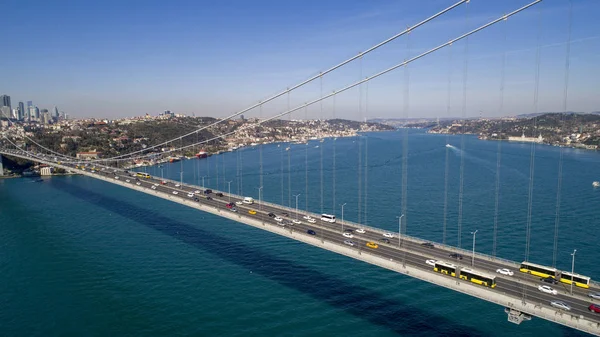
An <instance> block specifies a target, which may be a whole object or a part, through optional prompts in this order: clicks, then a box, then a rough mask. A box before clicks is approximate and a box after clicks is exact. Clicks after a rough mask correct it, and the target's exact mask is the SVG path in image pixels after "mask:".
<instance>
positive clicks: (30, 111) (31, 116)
mask: <svg viewBox="0 0 600 337" xmlns="http://www.w3.org/2000/svg"><path fill="white" fill-rule="evenodd" d="M27 103H29V102H27ZM32 120H35V107H33V106H29V107H28V108H27V121H28V122H31V121H32Z"/></svg>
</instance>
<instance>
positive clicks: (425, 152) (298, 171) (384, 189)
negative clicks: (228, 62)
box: [0, 130, 600, 336]
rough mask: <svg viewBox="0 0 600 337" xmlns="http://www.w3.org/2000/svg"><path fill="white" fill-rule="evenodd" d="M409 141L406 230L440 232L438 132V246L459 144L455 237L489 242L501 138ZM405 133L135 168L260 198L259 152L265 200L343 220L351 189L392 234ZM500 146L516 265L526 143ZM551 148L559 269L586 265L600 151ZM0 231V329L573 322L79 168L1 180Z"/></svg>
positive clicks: (42, 332) (540, 226)
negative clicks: (526, 316)
mask: <svg viewBox="0 0 600 337" xmlns="http://www.w3.org/2000/svg"><path fill="white" fill-rule="evenodd" d="M461 139H463V140H464V142H465V146H464V149H463V150H461V146H460V144H461ZM408 141H409V147H408V157H407V164H408V166H407V168H408V183H407V192H408V194H407V212H406V219H405V220H406V224H407V228H406V232H407V234H409V235H414V236H419V237H423V238H426V239H430V240H434V241H442V239H443V230H442V228H443V220H444V218H443V215H444V212H443V210H444V183H445V175H444V168H445V158H446V147H445V144H446V143H450V144H452V145H453V146H454V147H452V148H449V157H448V158H449V160H450V162H449V176H448V219H447V235H446V242H447V243H448V244H451V245H458V216H459V215H458V213H459V211H458V205H459V181H460V166H461V151H464V152H463V154H464V156H463V157H462V158H464V171H463V173H464V176H463V178H464V194H463V213H462V230H461V245H462V246H463V247H465V248H470V247H471V240H472V236H471V235H470V234H469V233H470V232H471V231H473V230H475V229H477V230H478V233H477V247H476V248H477V250H478V251H480V252H484V253H488V254H491V252H492V246H493V234H492V233H493V223H494V203H495V186H496V158H497V146H498V143H497V142H491V141H481V140H477V139H476V138H474V137H470V136H465V137H464V138H461V136H445V135H429V134H426V133H424V132H422V131H415V130H411V132H410V136H409V138H408ZM402 144H403V143H402V132H382V133H369V134H365V135H364V136H363V137H354V138H339V139H337V140H335V141H334V140H333V139H327V140H325V141H324V142H323V143H319V142H317V141H311V142H310V143H309V144H308V145H302V144H283V145H281V146H279V147H278V146H277V145H276V144H272V145H267V146H263V147H262V148H261V147H253V148H246V149H244V150H241V151H237V152H230V153H225V154H222V155H218V156H213V157H210V158H208V159H202V160H195V159H194V160H186V161H183V162H180V163H173V164H168V165H164V167H162V172H161V168H159V167H153V168H147V169H146V171H147V172H149V173H151V174H153V175H157V176H160V175H161V174H163V175H164V176H165V177H169V178H172V179H177V180H178V179H180V172H181V171H183V180H184V181H186V182H189V183H198V184H201V181H202V176H205V178H204V179H205V184H206V185H208V186H210V187H212V188H219V189H221V190H225V191H227V189H228V184H227V183H226V182H228V181H231V190H232V192H239V193H240V194H243V195H251V196H253V197H255V198H257V199H258V187H259V186H261V182H260V172H261V168H260V161H259V158H260V157H261V152H262V157H263V165H262V172H263V182H262V186H264V189H263V195H262V197H263V198H264V199H265V200H269V201H272V202H277V203H281V202H283V203H284V204H286V205H288V204H289V205H290V206H292V207H295V198H294V197H293V196H292V195H294V194H298V193H301V196H300V197H299V198H298V200H299V203H298V207H299V208H300V209H305V208H309V209H310V210H313V211H316V212H320V211H321V209H322V210H323V211H324V212H329V213H335V214H337V215H338V217H339V216H340V214H341V210H340V205H341V204H343V203H346V206H345V209H344V213H345V214H344V216H345V217H346V218H347V219H351V220H355V221H356V220H358V217H359V215H358V209H359V206H358V199H359V195H360V198H361V199H362V202H361V203H362V206H361V214H360V218H361V221H362V222H365V220H366V222H367V223H368V224H369V225H371V226H376V227H381V228H385V229H389V230H393V231H397V224H398V222H397V219H396V216H397V215H399V214H400V212H401V211H400V207H401V190H402V180H401V178H402V175H401V173H402V171H401V164H402V152H403V149H402ZM288 146H289V147H290V150H289V151H286V150H285V148H286V147H288ZM316 146H319V147H318V148H317V147H316ZM501 146H502V147H501V154H502V157H501V167H500V177H501V184H500V201H499V206H500V213H499V218H498V237H497V255H498V256H500V257H504V258H509V259H513V260H517V261H521V260H523V259H524V254H525V231H526V224H527V213H528V210H527V206H528V192H529V189H528V185H529V176H530V172H529V170H530V158H531V156H530V154H531V145H530V144H518V143H506V142H503V143H501ZM559 151H560V149H559V148H556V147H549V146H540V145H538V146H536V147H535V153H536V155H535V170H534V189H533V203H532V217H531V219H532V220H531V246H530V247H531V252H530V258H529V260H530V261H535V262H539V263H542V264H552V257H553V244H554V224H555V222H554V221H555V206H556V186H557V171H558V155H559ZM334 152H335V154H336V155H335V161H336V163H335V170H334V169H333V168H334V166H333V157H334V156H333V154H334ZM321 154H322V157H323V169H322V170H321ZM359 154H360V155H362V158H360V167H361V171H362V174H361V175H360V177H361V186H360V187H359V185H358V182H359V175H358V169H359ZM365 154H366V156H365ZM563 154H564V169H563V173H564V177H563V185H562V193H561V197H562V206H561V221H560V230H559V242H558V255H557V266H558V267H559V268H562V269H570V266H571V256H570V253H571V252H572V250H573V249H577V260H576V265H575V269H576V271H577V272H579V273H581V274H585V275H589V276H592V277H593V278H596V279H598V278H599V277H600V267H598V265H597V263H596V257H597V255H596V252H595V249H594V248H595V247H596V242H597V236H598V229H597V226H598V222H597V219H599V218H600V208H599V207H598V205H599V201H600V190H594V189H593V188H592V185H591V183H592V181H594V180H600V170H599V168H600V154H598V153H597V152H593V151H582V150H575V149H563ZM288 156H289V164H290V165H289V166H288ZM305 163H308V174H307V173H306V170H305V168H306V166H305ZM288 167H289V169H290V170H289V171H290V174H289V175H288ZM238 172H239V174H238ZM282 172H283V174H282ZM321 172H322V177H323V198H322V200H323V201H322V203H321V183H320V182H321ZM306 175H308V182H309V184H308V186H309V188H308V193H307V190H306V182H305V177H306ZM334 175H335V188H334V184H333V181H334ZM239 176H241V177H242V178H241V179H240V178H239ZM282 178H283V179H282ZM288 178H291V179H289V181H288ZM365 180H366V181H365ZM282 182H283V188H282ZM288 186H291V189H289V188H288ZM334 191H335V192H334ZM359 192H360V193H359ZM307 195H308V198H307ZM334 195H335V201H334ZM307 201H308V203H307ZM365 203H366V205H367V207H366V213H365V206H364V204H365ZM321 204H322V205H321ZM0 242H1V245H0V331H2V335H3V336H106V335H126V336H153V335H156V336H163V335H195V336H207V335H222V336H264V335H277V336H279V335H282V336H286V335H288V336H315V335H323V336H325V335H344V336H365V335H375V334H376V335H378V336H425V335H427V336H432V335H434V336H437V335H440V336H441V335H444V336H447V335H457V336H460V335H464V336H512V335H520V336H539V335H542V334H547V335H552V336H576V335H580V333H578V332H576V331H574V330H571V329H568V328H564V327H561V326H559V325H556V324H553V323H550V322H547V321H544V320H541V319H535V318H534V319H533V320H532V321H530V322H525V323H523V324H522V325H521V326H516V325H513V324H511V323H508V322H507V321H506V315H505V313H504V312H503V308H502V307H499V306H497V305H493V304H490V303H487V302H484V301H480V300H477V299H475V298H471V297H469V296H466V295H462V294H458V293H455V292H452V291H449V290H446V289H444V288H440V287H437V286H434V285H430V284H427V283H423V282H420V281H418V280H415V279H412V278H410V277H406V276H403V275H398V274H395V273H393V272H390V271H387V270H383V269H380V268H378V267H375V266H371V265H368V264H365V263H362V262H359V261H355V260H352V259H349V258H346V257H343V256H338V255H336V254H333V253H330V252H327V251H322V250H319V249H318V248H314V247H310V246H306V245H304V244H301V243H298V242H294V241H290V240H288V239H285V238H282V237H279V236H276V235H273V234H270V233H267V232H263V231H261V230H258V229H254V228H250V227H248V226H245V225H242V224H239V223H236V222H233V221H229V220H225V219H222V218H219V217H217V216H214V215H211V214H205V213H203V212H200V211H197V210H192V209H188V208H185V207H183V206H180V205H178V204H172V203H169V202H168V201H165V200H159V199H158V198H153V197H151V196H148V195H143V194H140V193H137V192H134V191H131V190H128V189H124V188H121V187H118V186H113V185H111V184H107V183H104V182H101V181H96V180H94V179H92V178H87V177H81V176H71V177H52V178H48V179H45V181H44V182H43V183H34V182H32V181H31V180H29V179H8V180H2V181H0Z"/></svg>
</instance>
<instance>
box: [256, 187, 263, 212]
mask: <svg viewBox="0 0 600 337" xmlns="http://www.w3.org/2000/svg"><path fill="white" fill-rule="evenodd" d="M263 187H264V186H261V187H257V188H258V210H259V211H261V212H262V189H263Z"/></svg>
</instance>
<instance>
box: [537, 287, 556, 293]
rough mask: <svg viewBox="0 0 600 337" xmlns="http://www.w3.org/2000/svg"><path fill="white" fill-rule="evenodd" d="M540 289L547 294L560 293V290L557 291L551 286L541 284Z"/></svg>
mask: <svg viewBox="0 0 600 337" xmlns="http://www.w3.org/2000/svg"><path fill="white" fill-rule="evenodd" d="M538 290H539V291H541V292H543V293H546V294H552V295H556V294H558V291H556V289H554V288H552V287H549V286H543V285H540V286H538Z"/></svg>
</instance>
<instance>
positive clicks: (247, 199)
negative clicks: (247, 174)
mask: <svg viewBox="0 0 600 337" xmlns="http://www.w3.org/2000/svg"><path fill="white" fill-rule="evenodd" d="M242 202H243V203H244V204H248V205H252V204H253V203H254V199H252V198H251V197H245V198H244V200H243V201H242Z"/></svg>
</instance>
